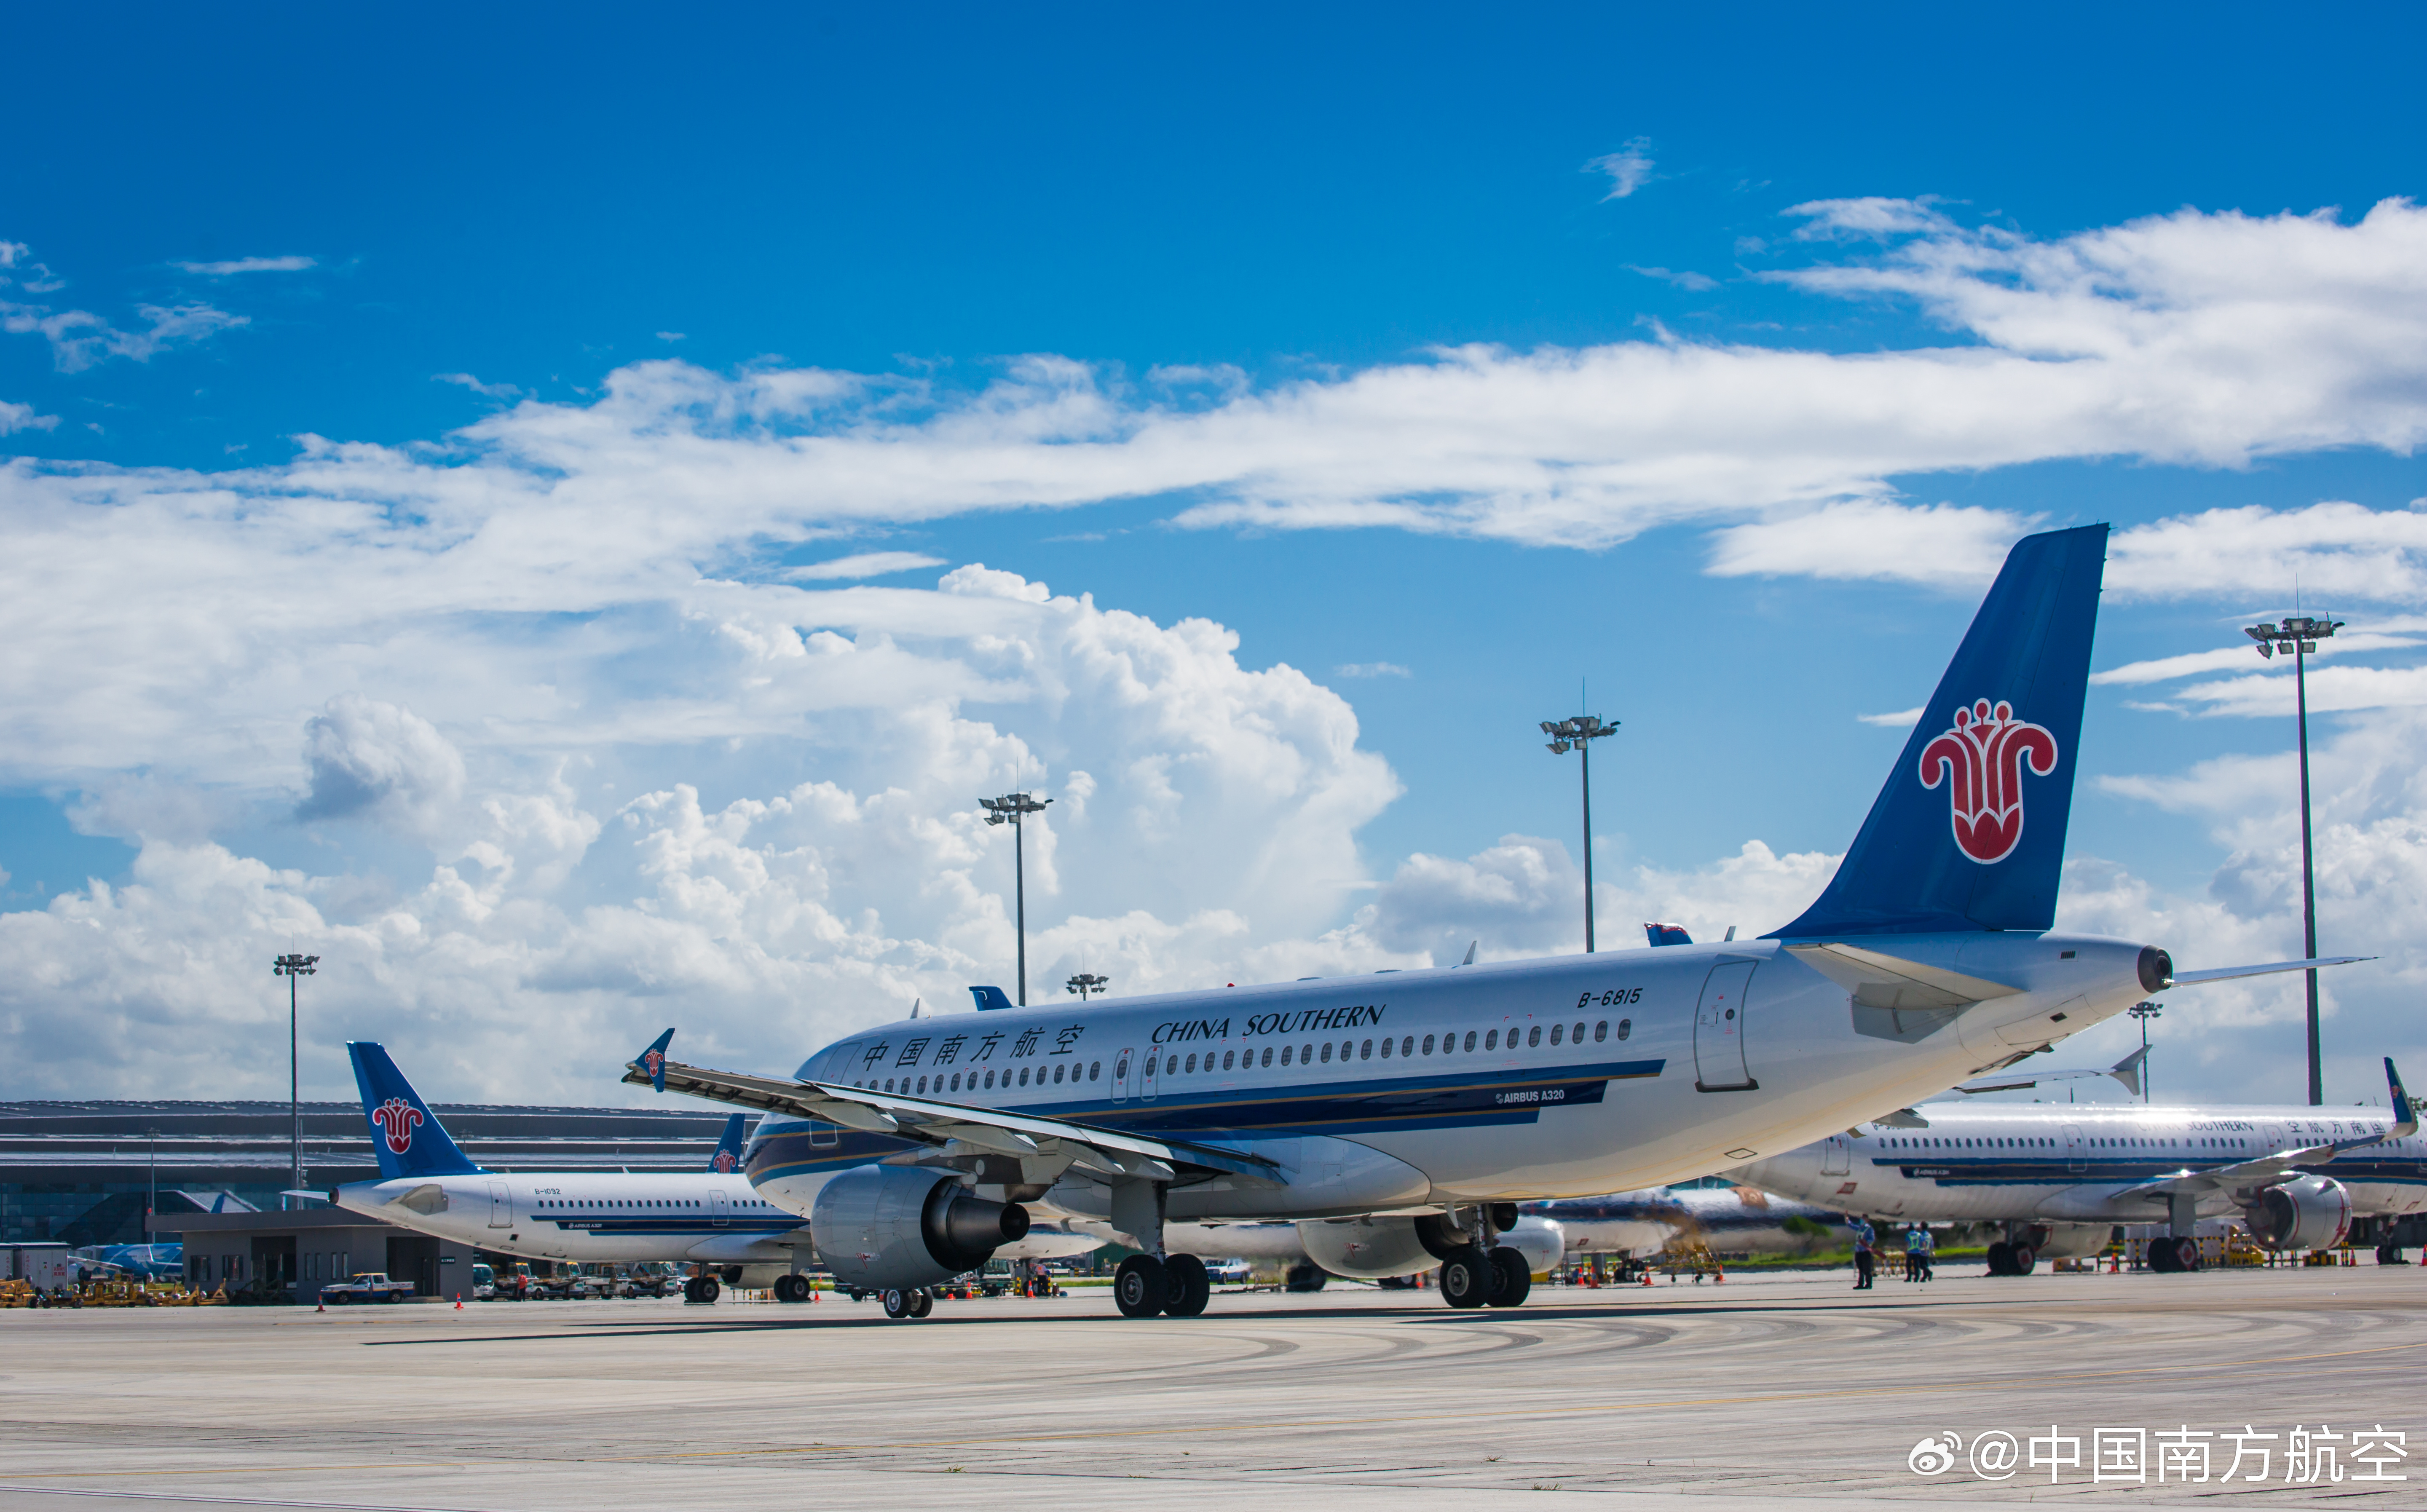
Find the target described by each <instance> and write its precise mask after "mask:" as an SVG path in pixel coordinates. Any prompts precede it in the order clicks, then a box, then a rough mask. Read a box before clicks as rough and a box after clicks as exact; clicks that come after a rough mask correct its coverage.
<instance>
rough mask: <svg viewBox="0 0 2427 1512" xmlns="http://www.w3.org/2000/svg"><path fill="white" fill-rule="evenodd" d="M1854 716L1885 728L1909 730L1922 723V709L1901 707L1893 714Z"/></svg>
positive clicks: (1866, 722)
mask: <svg viewBox="0 0 2427 1512" xmlns="http://www.w3.org/2000/svg"><path fill="white" fill-rule="evenodd" d="M1854 718H1856V719H1858V720H1860V721H1862V722H1863V723H1865V724H1871V725H1876V726H1878V727H1879V728H1881V729H1883V730H1909V729H1912V728H1913V727H1914V725H1916V724H1918V723H1921V710H1920V709H1919V708H1918V707H1915V708H1900V709H1898V710H1897V711H1896V712H1895V713H1893V714H1857V715H1855V716H1854Z"/></svg>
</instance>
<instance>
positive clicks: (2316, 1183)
mask: <svg viewBox="0 0 2427 1512" xmlns="http://www.w3.org/2000/svg"><path fill="white" fill-rule="evenodd" d="M2351 1215H2352V1205H2351V1194H2350V1193H2349V1192H2346V1191H2344V1190H2343V1184H2342V1183H2341V1182H2340V1181H2337V1180H2336V1179H2334V1178H2332V1177H2330V1176H2304V1177H2299V1178H2297V1179H2293V1180H2290V1181H2287V1182H2285V1183H2284V1184H2283V1185H2281V1186H2271V1187H2269V1188H2268V1189H2267V1190H2266V1191H2264V1192H2261V1193H2260V1194H2258V1199H2257V1200H2256V1201H2255V1202H2253V1203H2252V1204H2251V1205H2250V1206H2249V1207H2248V1208H2247V1209H2245V1210H2244V1211H2243V1216H2244V1217H2246V1218H2247V1219H2248V1220H2249V1222H2250V1233H2251V1237H2252V1238H2254V1239H2256V1240H2257V1241H2258V1242H2259V1243H2260V1244H2264V1245H2266V1246H2267V1247H2268V1248H2269V1249H2332V1248H2333V1247H2334V1246H2335V1245H2337V1244H2341V1243H2342V1242H2343V1236H2344V1235H2345V1234H2347V1233H2349V1232H2351Z"/></svg>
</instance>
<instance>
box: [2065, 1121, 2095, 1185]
mask: <svg viewBox="0 0 2427 1512" xmlns="http://www.w3.org/2000/svg"><path fill="white" fill-rule="evenodd" d="M2064 1168H2065V1169H2066V1170H2068V1171H2071V1172H2072V1173H2073V1174H2074V1175H2076V1176H2079V1175H2080V1174H2081V1173H2082V1172H2083V1171H2085V1170H2088V1169H2089V1168H2090V1155H2089V1153H2088V1150H2087V1148H2086V1146H2084V1144H2083V1142H2082V1138H2081V1126H2080V1125H2079V1124H2067V1125H2065V1126H2064Z"/></svg>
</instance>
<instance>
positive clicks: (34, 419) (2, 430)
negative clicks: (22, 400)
mask: <svg viewBox="0 0 2427 1512" xmlns="http://www.w3.org/2000/svg"><path fill="white" fill-rule="evenodd" d="M58 423H59V417H58V416H57V415H39V414H36V413H35V410H34V407H33V406H32V405H30V404H12V403H10V402H9V401H8V400H7V399H0V436H5V435H7V434H8V433H9V432H10V431H48V430H50V429H52V428H53V427H55V426H57V424H58Z"/></svg>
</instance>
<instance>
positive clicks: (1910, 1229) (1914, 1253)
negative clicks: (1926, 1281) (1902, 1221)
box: [1904, 1223, 1921, 1281]
mask: <svg viewBox="0 0 2427 1512" xmlns="http://www.w3.org/2000/svg"><path fill="white" fill-rule="evenodd" d="M1904 1278H1905V1279H1906V1280H1908V1281H1918V1280H1920V1279H1921V1225H1919V1224H1917V1223H1914V1224H1907V1225H1905V1226H1904Z"/></svg>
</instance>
